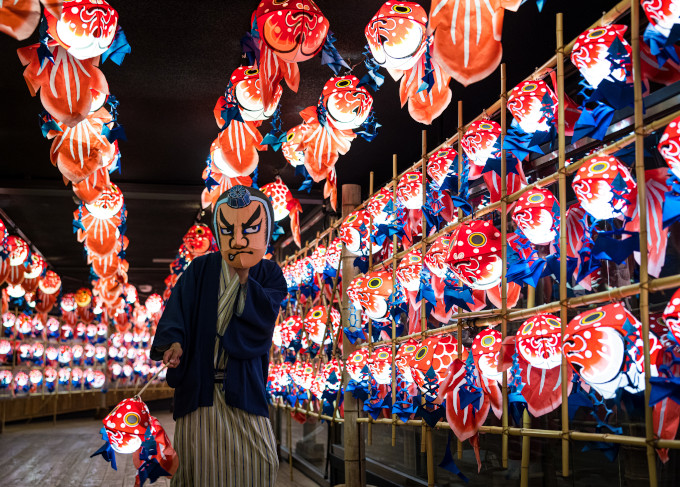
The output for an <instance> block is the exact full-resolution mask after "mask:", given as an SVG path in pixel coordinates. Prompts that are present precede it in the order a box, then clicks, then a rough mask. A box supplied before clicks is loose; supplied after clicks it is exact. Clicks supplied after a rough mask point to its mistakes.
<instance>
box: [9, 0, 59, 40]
mask: <svg viewBox="0 0 680 487" xmlns="http://www.w3.org/2000/svg"><path fill="white" fill-rule="evenodd" d="M41 3H42V4H43V5H44V7H45V12H47V11H49V12H50V13H51V14H52V15H55V16H59V15H61V9H62V3H63V2H62V0H41V1H40V2H38V0H17V1H13V2H12V3H9V2H8V3H6V4H4V5H0V32H4V33H5V34H7V35H9V36H12V37H14V38H15V39H16V40H18V41H23V40H24V39H26V38H27V37H28V36H30V35H31V34H32V33H33V31H34V30H35V28H36V27H37V26H38V22H39V21H40V4H41Z"/></svg>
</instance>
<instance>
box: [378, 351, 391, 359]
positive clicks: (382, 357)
mask: <svg viewBox="0 0 680 487" xmlns="http://www.w3.org/2000/svg"><path fill="white" fill-rule="evenodd" d="M388 357H389V354H388V353H387V352H380V353H379V354H378V358H379V359H380V360H385V359H387V358H388Z"/></svg>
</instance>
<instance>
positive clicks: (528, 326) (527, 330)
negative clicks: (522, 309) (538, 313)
mask: <svg viewBox="0 0 680 487" xmlns="http://www.w3.org/2000/svg"><path fill="white" fill-rule="evenodd" d="M533 328H534V322H533V321H532V322H529V323H527V324H525V325H524V326H523V327H522V335H530V334H531V330H533Z"/></svg>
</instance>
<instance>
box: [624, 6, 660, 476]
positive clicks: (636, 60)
mask: <svg viewBox="0 0 680 487" xmlns="http://www.w3.org/2000/svg"><path fill="white" fill-rule="evenodd" d="M630 39H631V47H632V48H633V92H634V113H635V176H636V179H637V190H638V208H639V210H638V215H639V218H640V229H639V232H640V322H641V323H642V345H643V353H644V360H645V431H646V438H647V467H648V469H649V485H650V487H656V485H657V477H656V452H655V451H654V448H653V447H652V446H651V444H649V442H651V441H654V423H653V418H652V415H653V411H652V408H651V407H649V397H650V394H651V385H650V383H649V378H650V376H651V362H650V357H649V287H648V286H649V274H648V272H647V257H648V256H647V186H646V184H645V146H644V143H645V138H644V135H643V132H642V128H643V125H644V120H643V110H644V107H643V104H642V76H641V71H642V70H641V67H640V1H639V0H631V1H630Z"/></svg>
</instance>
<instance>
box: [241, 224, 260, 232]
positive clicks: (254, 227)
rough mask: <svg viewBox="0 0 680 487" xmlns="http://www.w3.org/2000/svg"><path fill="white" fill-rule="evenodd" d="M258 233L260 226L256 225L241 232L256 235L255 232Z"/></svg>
mask: <svg viewBox="0 0 680 487" xmlns="http://www.w3.org/2000/svg"><path fill="white" fill-rule="evenodd" d="M259 231H260V225H259V224H257V225H253V226H251V227H248V228H246V229H245V230H244V231H243V233H245V234H253V233H257V232H259Z"/></svg>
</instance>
